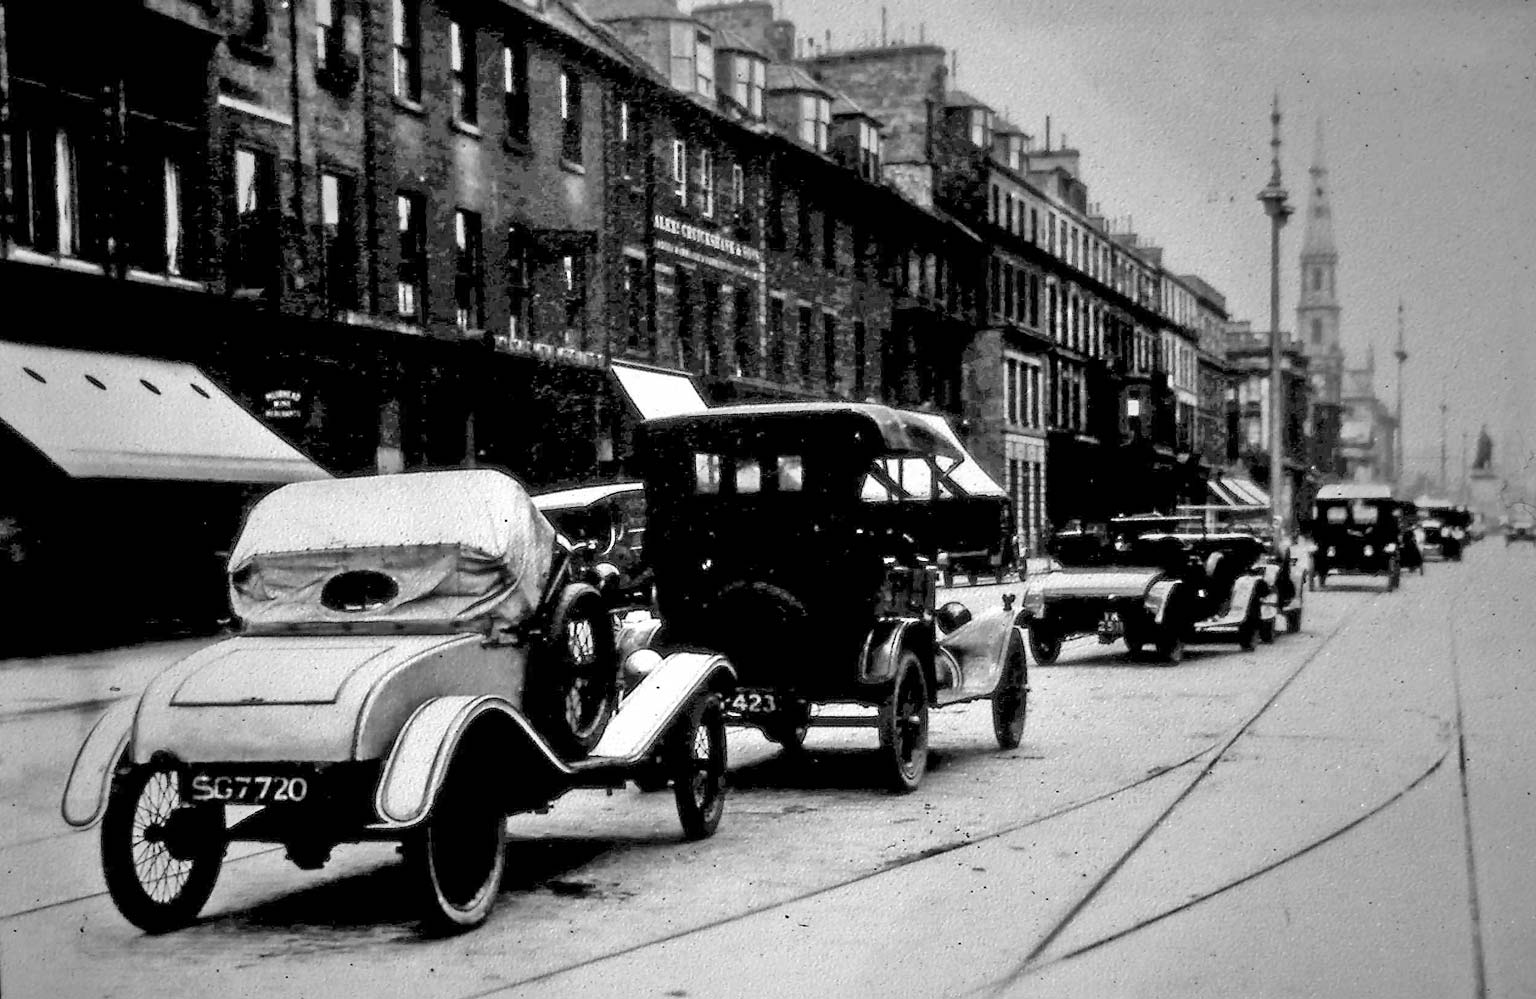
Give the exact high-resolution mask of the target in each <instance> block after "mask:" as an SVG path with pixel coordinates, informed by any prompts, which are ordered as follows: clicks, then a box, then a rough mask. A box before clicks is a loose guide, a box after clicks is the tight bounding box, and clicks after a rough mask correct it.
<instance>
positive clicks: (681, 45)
mask: <svg viewBox="0 0 1536 999" xmlns="http://www.w3.org/2000/svg"><path fill="white" fill-rule="evenodd" d="M669 66H670V71H671V72H670V79H671V82H672V86H673V88H674V89H677V90H681V91H683V92H684V93H687V94H692V93H699V94H703V95H704V96H705V97H713V96H714V95H715V49H714V43H713V40H712V39H711V36H710V34H709V32H707V31H704V30H703V29H701V28H700V27H699V26H698V25H696V24H694V23H692V22H691V21H673V22H672V51H671V60H670V62H669Z"/></svg>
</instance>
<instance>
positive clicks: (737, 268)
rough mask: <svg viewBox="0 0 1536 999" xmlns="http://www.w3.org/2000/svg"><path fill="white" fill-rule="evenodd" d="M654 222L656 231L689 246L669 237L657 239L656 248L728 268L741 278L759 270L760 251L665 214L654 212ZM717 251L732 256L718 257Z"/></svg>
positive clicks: (761, 264)
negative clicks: (672, 238)
mask: <svg viewBox="0 0 1536 999" xmlns="http://www.w3.org/2000/svg"><path fill="white" fill-rule="evenodd" d="M653 221H654V224H655V227H656V231H657V232H658V233H666V234H668V235H670V236H677V237H680V238H681V239H682V240H686V241H687V243H690V244H693V245H692V246H689V245H684V244H682V243H674V242H672V241H670V240H663V239H657V240H656V247H657V249H661V250H666V251H667V252H669V253H674V254H676V255H678V256H680V257H683V258H684V259H687V260H692V261H694V262H695V263H700V264H708V265H709V266H711V267H718V268H721V269H723V270H728V271H731V272H733V273H735V274H739V275H741V276H743V277H750V278H757V277H761V276H762V272H763V251H762V250H759V249H758V248H757V247H755V246H750V245H748V244H746V243H738V242H737V241H736V240H734V239H727V238H726V237H724V236H722V235H720V234H719V233H717V232H711V231H710V230H708V229H705V228H703V227H701V226H696V225H690V224H689V223H687V222H684V221H682V220H680V219H675V218H671V217H670V216H667V215H656V216H655V218H654V220H653ZM695 247H699V248H702V249H706V250H712V251H714V252H713V253H709V254H706V253H701V252H699V249H696V248H695ZM718 254H725V255H726V257H729V258H733V259H722V258H721V257H720V256H718Z"/></svg>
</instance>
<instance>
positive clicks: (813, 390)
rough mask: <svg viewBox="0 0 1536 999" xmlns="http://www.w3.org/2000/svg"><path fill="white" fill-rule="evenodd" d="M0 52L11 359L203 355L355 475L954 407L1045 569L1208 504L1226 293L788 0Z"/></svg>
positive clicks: (121, 26) (379, 3)
mask: <svg viewBox="0 0 1536 999" xmlns="http://www.w3.org/2000/svg"><path fill="white" fill-rule="evenodd" d="M0 50H3V54H4V59H3V60H0V138H3V142H0V178H3V187H0V192H3V196H4V201H3V205H0V208H3V213H0V294H3V296H4V298H5V301H6V303H7V307H8V322H7V324H6V327H5V331H4V334H3V335H4V336H5V338H6V339H7V340H10V341H12V342H31V343H41V344H51V345H54V346H62V347H74V348H81V349H87V350H95V351H103V352H118V353H128V354H142V355H148V356H156V357H161V358H167V359H172V360H178V361H187V362H191V363H194V364H197V365H198V366H200V367H201V368H202V369H203V370H204V371H205V372H206V373H207V374H209V375H210V376H211V377H212V378H214V379H215V380H216V381H218V382H219V383H220V384H221V385H223V386H224V387H225V388H226V389H227V390H228V391H229V392H230V393H231V394H232V395H234V396H235V397H236V398H237V399H239V400H240V401H241V402H242V404H243V405H244V406H245V407H246V408H247V409H249V410H250V411H251V412H253V413H255V414H257V415H258V416H259V417H261V418H262V419H263V420H265V421H267V422H268V423H269V424H270V425H271V426H272V427H273V428H274V429H276V430H277V431H278V432H279V433H281V434H282V435H283V436H284V437H286V438H287V439H288V440H290V441H292V442H294V443H295V444H296V445H298V446H299V447H300V448H302V449H303V450H304V451H305V452H306V453H308V454H309V455H310V456H312V457H313V458H314V459H315V460H316V461H318V462H319V463H320V464H321V465H323V466H324V467H325V468H327V469H328V470H330V471H331V472H334V473H339V474H348V473H359V472H370V471H398V470H403V469H412V468H422V467H431V466H441V465H457V464H489V465H496V466H500V467H504V468H507V469H509V470H511V471H513V472H515V473H516V474H518V475H519V476H521V477H523V478H524V479H525V480H527V481H529V482H530V483H532V484H534V485H556V484H562V483H567V482H576V481H582V480H590V479H593V478H598V477H609V476H614V475H619V474H623V473H624V472H625V471H626V466H625V459H626V457H627V451H626V443H627V440H628V435H629V432H630V430H631V429H632V427H633V425H634V423H635V421H636V419H638V418H640V417H642V416H644V415H645V408H646V404H647V401H648V400H647V398H642V397H641V396H643V395H644V393H640V394H638V395H637V393H636V392H635V391H633V385H632V384H630V383H627V382H624V381H622V379H621V378H618V377H615V372H619V373H622V372H625V371H636V370H638V371H642V372H645V373H646V375H647V377H648V378H649V379H650V382H649V383H650V384H654V385H662V386H664V389H663V390H662V391H663V392H664V393H671V394H673V395H675V396H676V397H677V398H678V399H685V400H686V399H687V398H690V397H691V398H692V399H693V401H694V402H695V403H698V402H699V400H698V399H697V396H696V395H694V393H695V389H696V388H697V389H698V390H700V391H702V393H703V395H704V396H705V397H706V399H707V400H709V401H728V400H751V399H812V398H847V399H860V400H863V399H874V400H877V401H885V402H891V403H895V404H900V405H905V406H927V407H930V408H933V409H935V410H937V411H939V412H943V413H945V414H947V415H949V416H950V417H951V418H952V419H953V421H954V422H955V423H956V425H957V426H958V428H959V429H960V430H961V431H962V433H964V434H965V436H966V438H967V440H968V441H969V443H970V444H971V445H972V446H973V447H974V448H975V449H976V451H977V453H978V455H979V457H980V458H981V460H982V462H983V464H984V465H985V466H986V467H987V469H988V471H990V472H991V473H992V474H993V475H994V477H996V478H997V479H998V480H999V481H1000V482H1003V483H1005V484H1006V486H1007V488H1008V489H1009V490H1010V491H1011V493H1012V495H1013V497H1014V500H1015V513H1016V517H1017V523H1018V526H1019V531H1020V540H1021V542H1022V543H1023V544H1026V545H1028V546H1030V547H1033V548H1036V549H1038V547H1039V546H1040V544H1041V543H1042V541H1043V538H1044V532H1045V530H1046V528H1047V526H1048V524H1049V523H1050V522H1056V523H1060V522H1063V521H1065V520H1066V519H1069V518H1072V517H1095V516H1102V515H1105V514H1109V513H1116V512H1121V511H1131V510H1138V509H1146V508H1150V507H1166V506H1168V505H1171V504H1172V503H1173V502H1175V501H1176V500H1178V499H1180V498H1199V490H1200V474H1201V468H1202V467H1203V466H1202V465H1201V463H1200V455H1201V454H1202V453H1204V452H1205V451H1206V450H1207V447H1206V446H1205V444H1204V443H1203V442H1208V439H1209V436H1210V435H1211V434H1213V433H1215V432H1217V429H1218V424H1216V423H1214V422H1213V421H1211V420H1210V418H1209V417H1210V410H1211V406H1210V405H1209V404H1208V403H1209V400H1208V399H1206V398H1205V397H1204V396H1203V395H1202V391H1203V390H1202V378H1201V374H1200V373H1201V371H1202V370H1205V369H1203V368H1202V363H1204V362H1202V360H1201V357H1202V355H1201V353H1200V350H1199V345H1200V342H1201V341H1200V336H1201V333H1200V330H1201V328H1202V324H1205V323H1207V321H1208V320H1209V317H1210V314H1211V309H1212V308H1213V307H1215V308H1217V309H1218V311H1219V296H1214V297H1213V296H1212V294H1210V290H1209V289H1203V288H1202V287H1201V285H1202V283H1201V282H1198V280H1197V279H1190V278H1183V277H1178V276H1175V275H1173V274H1171V273H1168V272H1167V271H1165V270H1164V269H1163V266H1162V260H1161V255H1162V253H1161V250H1160V249H1158V248H1156V247H1153V246H1149V245H1146V244H1145V243H1143V242H1141V241H1138V240H1137V239H1136V237H1135V236H1133V235H1130V234H1128V233H1124V232H1119V233H1117V232H1114V231H1112V230H1111V228H1110V227H1109V226H1108V225H1107V224H1106V222H1105V220H1104V219H1103V218H1102V217H1101V216H1100V215H1099V213H1098V212H1097V210H1096V209H1095V208H1094V207H1093V206H1091V205H1090V204H1089V201H1088V196H1087V187H1086V185H1085V184H1084V183H1083V181H1082V178H1081V176H1080V174H1079V163H1078V159H1079V157H1078V154H1077V152H1076V151H1075V150H1071V149H1068V148H1062V147H1061V146H1060V145H1054V146H1053V144H1052V141H1051V138H1050V136H1049V130H1047V135H1046V137H1045V139H1044V141H1043V142H1041V143H1037V142H1036V141H1035V140H1034V139H1033V138H1032V137H1031V136H1030V135H1028V134H1026V133H1025V132H1024V131H1023V130H1022V129H1020V128H1018V127H1017V126H1015V125H1013V124H1011V123H1009V122H1007V121H1004V120H1002V119H1001V117H1000V116H998V115H997V114H996V112H995V111H994V110H992V109H991V108H990V107H988V106H987V105H986V104H985V102H983V101H981V100H979V99H977V98H976V97H974V96H972V95H969V94H966V93H964V92H962V91H959V90H954V89H952V88H950V87H948V85H947V80H946V73H945V69H944V53H943V50H942V49H939V48H938V47H936V46H900V47H887V48H878V49H868V50H861V51H857V52H849V53H834V54H825V55H822V56H819V57H817V58H815V59H809V60H806V59H797V58H796V52H795V34H794V27H793V25H792V24H790V23H789V22H786V21H782V20H779V19H776V18H775V17H774V16H773V8H772V5H771V3H769V2H767V0H750V2H746V3H738V4H721V5H713V6H703V7H698V8H696V9H694V10H693V11H692V12H691V13H686V14H685V13H683V12H681V11H680V9H679V7H678V5H677V4H676V3H675V2H674V0H591V2H590V3H588V4H586V5H577V4H576V3H574V2H572V0H459V2H453V3H450V2H448V0H300V2H293V3H287V4H279V3H277V2H275V0H145V2H144V3H142V4H109V5H105V6H104V7H103V8H102V9H101V10H99V11H97V10H92V11H91V13H90V16H88V17H81V16H80V13H79V12H78V11H75V10H73V9H70V8H66V7H60V6H58V5H48V4H39V3H32V2H23V0H0ZM146 52H153V53H154V59H153V60H147V59H145V58H144V57H143V56H144V53H146ZM637 366H638V367H637ZM1207 367H1208V365H1207ZM626 377H627V376H626ZM649 401H650V402H655V400H654V399H650V400H649ZM673 401H676V400H673ZM18 502H19V501H18ZM23 505H24V504H23Z"/></svg>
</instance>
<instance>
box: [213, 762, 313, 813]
mask: <svg viewBox="0 0 1536 999" xmlns="http://www.w3.org/2000/svg"><path fill="white" fill-rule="evenodd" d="M311 780H312V779H311V778H310V777H309V776H306V775H302V774H262V773H238V774H236V773H217V772H210V771H202V770H194V771H193V772H192V775H191V779H190V780H189V781H188V782H187V783H186V785H185V789H186V790H185V792H184V795H183V797H184V798H185V799H186V800H187V801H196V802H203V801H216V802H222V803H224V804H228V805H279V804H296V803H298V802H301V801H303V800H304V799H306V798H308V797H309V796H310V794H311V792H312V791H313V790H314V788H313V786H312V784H311Z"/></svg>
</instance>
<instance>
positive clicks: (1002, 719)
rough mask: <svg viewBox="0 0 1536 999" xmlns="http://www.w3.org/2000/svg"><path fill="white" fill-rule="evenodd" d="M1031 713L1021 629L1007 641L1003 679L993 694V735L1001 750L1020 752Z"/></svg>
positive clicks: (1015, 631)
mask: <svg viewBox="0 0 1536 999" xmlns="http://www.w3.org/2000/svg"><path fill="white" fill-rule="evenodd" d="M1028 710H1029V673H1028V669H1027V667H1026V666H1025V664H1024V643H1023V642H1022V641H1020V640H1019V633H1018V629H1014V633H1013V635H1012V636H1011V637H1010V638H1009V639H1008V651H1007V653H1006V654H1005V656H1004V659H1003V677H1002V679H1001V680H1000V681H999V682H998V685H997V690H996V691H995V692H994V693H993V694H992V734H993V735H995V736H997V745H998V748H999V749H1018V748H1019V743H1020V742H1022V741H1023V740H1024V717H1025V715H1026V714H1027V713H1028Z"/></svg>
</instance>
